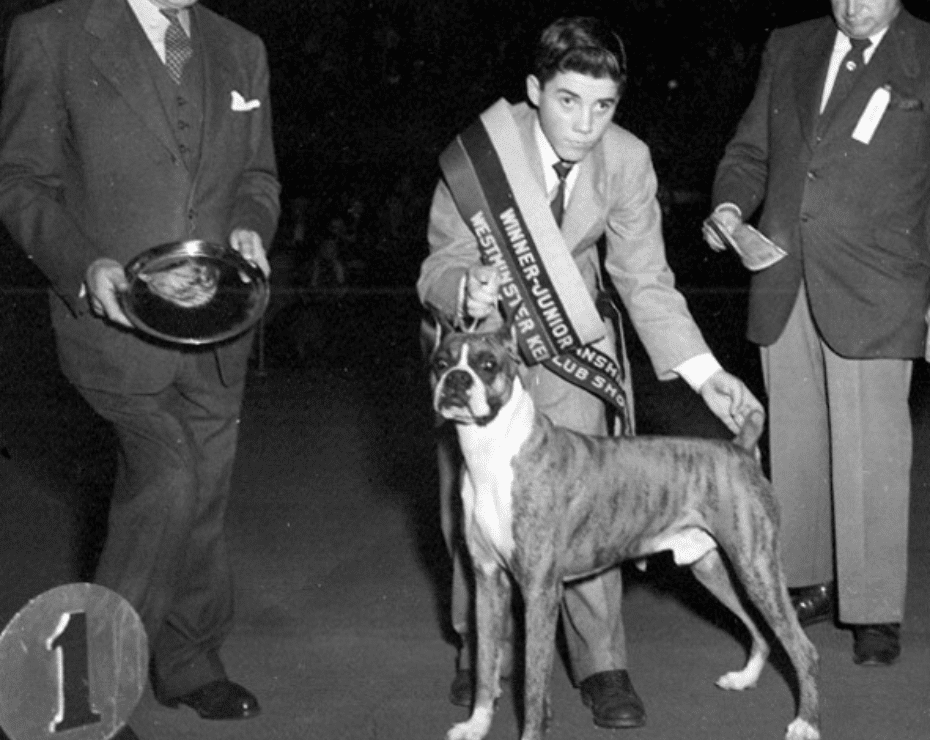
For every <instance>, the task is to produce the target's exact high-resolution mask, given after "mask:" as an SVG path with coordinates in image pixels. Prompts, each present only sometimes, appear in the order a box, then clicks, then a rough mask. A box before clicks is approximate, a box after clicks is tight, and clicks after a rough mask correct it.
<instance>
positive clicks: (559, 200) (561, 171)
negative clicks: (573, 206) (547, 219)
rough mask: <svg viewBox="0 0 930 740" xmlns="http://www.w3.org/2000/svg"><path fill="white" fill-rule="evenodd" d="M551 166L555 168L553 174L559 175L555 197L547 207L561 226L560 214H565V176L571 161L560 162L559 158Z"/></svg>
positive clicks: (569, 168)
mask: <svg viewBox="0 0 930 740" xmlns="http://www.w3.org/2000/svg"><path fill="white" fill-rule="evenodd" d="M552 167H553V169H555V174H557V175H558V176H559V187H558V188H557V189H556V191H555V197H553V198H552V202H551V203H550V204H549V207H550V208H552V215H553V216H554V217H555V222H556V223H557V224H558V225H559V226H561V225H562V216H563V215H564V214H565V178H567V177H568V173H569V172H571V169H572V163H571V162H562V161H561V160H560V161H558V162H556V163H555V164H554V165H552Z"/></svg>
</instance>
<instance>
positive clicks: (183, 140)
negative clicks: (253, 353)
mask: <svg viewBox="0 0 930 740" xmlns="http://www.w3.org/2000/svg"><path fill="white" fill-rule="evenodd" d="M4 72H5V94H4V98H3V105H2V113H0V218H2V220H3V222H4V224H5V225H6V226H7V228H8V229H9V231H10V233H11V234H12V235H13V237H14V238H15V239H16V240H17V241H18V242H19V243H20V244H21V245H22V247H23V249H24V250H25V251H26V253H27V254H28V255H29V257H30V259H32V260H33V261H34V262H35V264H36V265H37V266H38V267H39V268H40V269H41V270H42V271H43V272H44V273H45V275H46V276H47V277H48V279H49V283H50V287H51V291H50V299H51V313H52V321H53V325H54V328H55V334H56V339H57V346H58V353H59V358H60V362H61V365H62V369H63V371H64V373H65V375H66V376H67V377H68V379H69V380H70V381H71V382H72V383H73V384H74V385H75V387H76V388H77V389H78V390H79V391H80V393H81V394H82V395H83V396H84V398H85V399H87V401H88V402H89V403H90V405H91V406H92V407H93V408H94V409H95V410H96V411H97V412H98V413H99V414H100V415H101V416H103V417H104V418H106V419H107V420H109V421H110V422H111V423H112V424H113V426H114V428H115V431H116V434H117V437H118V439H119V443H120V450H119V452H120V454H119V467H118V471H117V480H116V486H115V491H114V494H113V500H112V505H111V511H110V521H109V530H108V535H107V539H106V543H105V546H104V549H103V553H102V555H101V558H100V562H99V565H98V568H97V573H96V580H97V581H98V582H99V583H100V584H101V585H103V586H107V587H109V588H112V589H113V590H114V591H116V592H117V593H119V594H121V595H122V596H124V597H125V598H126V599H127V600H128V601H129V603H131V604H132V605H133V607H134V608H135V609H136V610H137V611H138V613H139V615H140V616H141V618H142V622H143V624H144V626H145V629H146V632H147V635H148V640H149V646H150V648H151V653H152V662H151V675H152V682H153V689H154V691H155V695H156V697H157V698H158V699H159V700H160V701H161V702H163V703H164V704H167V705H169V706H178V705H179V704H186V705H189V706H191V707H192V708H194V709H195V710H196V711H197V712H198V713H199V714H200V715H201V716H202V717H205V718H210V719H237V718H244V717H250V716H254V715H255V714H257V713H258V711H259V707H258V702H257V700H256V698H255V697H254V696H253V695H252V694H251V693H250V692H249V691H248V690H247V689H245V688H244V687H242V686H240V685H238V684H236V683H234V682H232V681H230V680H229V679H228V678H227V676H226V672H225V670H224V668H223V664H222V661H221V659H220V656H219V649H220V646H221V645H222V643H223V640H224V638H225V637H226V635H227V634H228V632H229V630H230V627H231V624H232V616H233V604H232V578H231V573H230V566H229V562H228V559H227V556H226V551H225V546H224V541H223V518H224V512H225V509H226V503H227V500H228V497H229V488H230V479H231V474H232V467H233V458H234V454H235V448H236V429H237V424H238V415H239V409H240V405H241V399H242V392H243V386H244V382H245V375H246V365H247V360H248V356H249V351H250V346H251V335H248V334H247V335H245V336H241V337H239V338H237V339H235V340H232V341H229V342H227V343H225V344H222V345H221V346H217V347H213V348H207V349H202V350H190V351H188V350H185V349H181V348H180V346H178V347H175V346H170V345H167V344H161V343H156V342H152V341H149V340H148V339H146V338H145V337H144V336H142V335H141V334H139V333H137V332H135V331H133V330H132V329H131V327H130V325H129V322H128V321H127V318H126V316H125V315H124V314H123V312H122V311H121V309H120V305H119V303H118V300H117V294H118V292H119V291H120V290H122V289H123V288H125V286H126V277H125V275H124V272H123V265H125V264H126V263H127V262H128V261H129V260H130V259H132V258H133V257H135V256H136V255H137V254H139V253H140V252H141V251H143V250H144V249H146V248H148V247H151V246H154V245H158V244H161V243H165V242H172V241H176V240H183V239H204V240H208V241H212V242H218V243H225V244H229V245H230V246H231V247H232V248H233V249H236V250H238V251H239V252H240V253H241V254H242V255H244V256H245V257H246V258H247V259H249V260H250V261H252V262H253V263H255V264H257V265H258V266H259V267H261V269H262V270H264V271H265V272H266V273H267V272H268V262H267V259H266V257H265V247H266V245H268V244H270V242H271V239H272V236H273V233H274V229H275V226H276V223H277V218H278V210H279V208H278V193H279V185H278V181H277V173H276V165H275V158H274V151H273V146H272V139H271V118H270V110H269V107H270V105H269V96H268V76H269V75H268V65H267V60H266V56H265V50H264V46H263V44H262V42H261V41H260V40H259V39H258V37H256V36H254V35H253V34H251V33H249V32H247V31H245V30H244V29H242V28H240V27H239V26H237V25H235V24H233V23H232V22H230V21H228V20H225V19H223V18H221V17H220V16H218V15H216V14H214V13H213V12H211V11H209V10H208V9H206V8H204V7H201V6H197V5H195V0H63V2H58V3H55V4H52V5H49V6H47V7H45V8H42V9H40V10H37V11H35V12H32V13H28V14H26V15H23V16H20V17H19V18H17V19H16V21H14V24H13V27H12V31H11V34H10V38H9V42H8V49H7V55H6V62H5V67H4Z"/></svg>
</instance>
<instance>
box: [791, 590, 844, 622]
mask: <svg viewBox="0 0 930 740" xmlns="http://www.w3.org/2000/svg"><path fill="white" fill-rule="evenodd" d="M788 595H789V596H790V597H791V605H792V606H793V607H794V611H795V613H796V614H797V615H798V621H799V622H800V623H801V626H802V627H810V626H811V625H812V624H817V623H818V622H823V621H825V620H827V619H833V615H834V613H835V611H836V584H834V583H833V581H830V582H829V583H818V584H816V585H814V586H803V587H801V588H789V589H788Z"/></svg>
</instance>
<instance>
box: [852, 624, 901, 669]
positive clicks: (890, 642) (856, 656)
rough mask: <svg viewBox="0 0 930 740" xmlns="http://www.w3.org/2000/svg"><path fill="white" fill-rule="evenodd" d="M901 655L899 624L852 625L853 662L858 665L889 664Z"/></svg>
mask: <svg viewBox="0 0 930 740" xmlns="http://www.w3.org/2000/svg"><path fill="white" fill-rule="evenodd" d="M899 655H901V625H899V624H856V625H853V662H854V663H856V664H858V665H891V664H892V663H894V662H895V661H896V660H897V659H898V656H899Z"/></svg>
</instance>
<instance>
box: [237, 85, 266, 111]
mask: <svg viewBox="0 0 930 740" xmlns="http://www.w3.org/2000/svg"><path fill="white" fill-rule="evenodd" d="M261 104H262V103H261V101H260V100H259V99H258V98H254V99H253V100H246V99H245V98H243V97H242V93H240V92H239V91H238V90H233V91H232V106H231V107H232V109H233V110H234V111H250V110H255V109H256V108H259V107H261Z"/></svg>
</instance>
